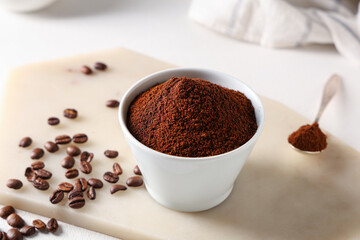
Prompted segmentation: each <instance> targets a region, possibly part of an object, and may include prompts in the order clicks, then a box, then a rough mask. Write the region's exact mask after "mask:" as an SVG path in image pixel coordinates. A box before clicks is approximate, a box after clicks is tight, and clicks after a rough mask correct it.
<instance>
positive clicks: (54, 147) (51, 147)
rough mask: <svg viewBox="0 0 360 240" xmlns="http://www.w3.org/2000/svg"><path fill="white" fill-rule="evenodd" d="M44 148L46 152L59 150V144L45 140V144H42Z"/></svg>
mask: <svg viewBox="0 0 360 240" xmlns="http://www.w3.org/2000/svg"><path fill="white" fill-rule="evenodd" d="M44 148H45V149H46V150H47V151H48V152H51V153H54V152H56V151H58V150H59V146H58V145H57V144H56V143H54V142H51V141H47V142H46V143H45V144H44Z"/></svg>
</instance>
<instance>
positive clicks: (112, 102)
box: [106, 99, 120, 108]
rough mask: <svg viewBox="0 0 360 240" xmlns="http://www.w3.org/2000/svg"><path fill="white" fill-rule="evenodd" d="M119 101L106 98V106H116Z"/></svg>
mask: <svg viewBox="0 0 360 240" xmlns="http://www.w3.org/2000/svg"><path fill="white" fill-rule="evenodd" d="M119 104H120V102H119V101H117V100H113V99H112V100H108V101H107V102H106V106H107V107H109V108H117V107H118V106H119Z"/></svg>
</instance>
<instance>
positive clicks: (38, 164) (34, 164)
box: [31, 161, 45, 170]
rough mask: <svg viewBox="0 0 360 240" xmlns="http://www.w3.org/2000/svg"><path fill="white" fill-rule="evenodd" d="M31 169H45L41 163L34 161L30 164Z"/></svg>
mask: <svg viewBox="0 0 360 240" xmlns="http://www.w3.org/2000/svg"><path fill="white" fill-rule="evenodd" d="M31 167H32V169H34V170H38V169H43V168H44V167H45V164H44V162H42V161H36V162H33V163H32V164H31Z"/></svg>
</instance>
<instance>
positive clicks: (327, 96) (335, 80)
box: [289, 74, 341, 154]
mask: <svg viewBox="0 0 360 240" xmlns="http://www.w3.org/2000/svg"><path fill="white" fill-rule="evenodd" d="M340 84H341V78H340V77H339V75H337V74H334V75H332V76H331V77H330V78H329V80H328V81H327V82H326V84H325V87H324V90H323V96H322V99H321V104H320V108H319V111H318V113H317V115H316V118H315V121H314V123H316V122H317V123H318V122H319V120H320V117H321V116H322V114H323V112H324V110H325V108H326V106H327V105H328V103H329V102H330V100H331V99H332V98H333V96H334V95H335V93H336V92H337V90H338V89H339V88H340ZM289 145H290V146H291V147H292V148H293V149H295V150H297V151H300V152H303V153H309V154H317V153H320V151H314V152H310V151H303V150H300V149H298V148H296V147H294V146H293V145H292V144H290V143H289Z"/></svg>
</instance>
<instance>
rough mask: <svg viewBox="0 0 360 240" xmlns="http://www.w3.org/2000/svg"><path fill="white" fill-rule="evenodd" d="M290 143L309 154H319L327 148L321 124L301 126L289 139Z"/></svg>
mask: <svg viewBox="0 0 360 240" xmlns="http://www.w3.org/2000/svg"><path fill="white" fill-rule="evenodd" d="M288 142H289V143H290V144H291V145H293V146H294V147H296V148H298V149H300V150H303V151H308V152H318V151H322V150H324V149H325V148H326V146H327V142H326V135H325V134H324V133H323V132H322V131H321V129H320V127H319V124H318V123H317V122H314V123H313V124H312V125H309V124H307V125H304V126H301V127H300V128H299V129H298V130H296V131H295V132H293V133H292V134H291V135H290V136H289V137H288Z"/></svg>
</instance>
